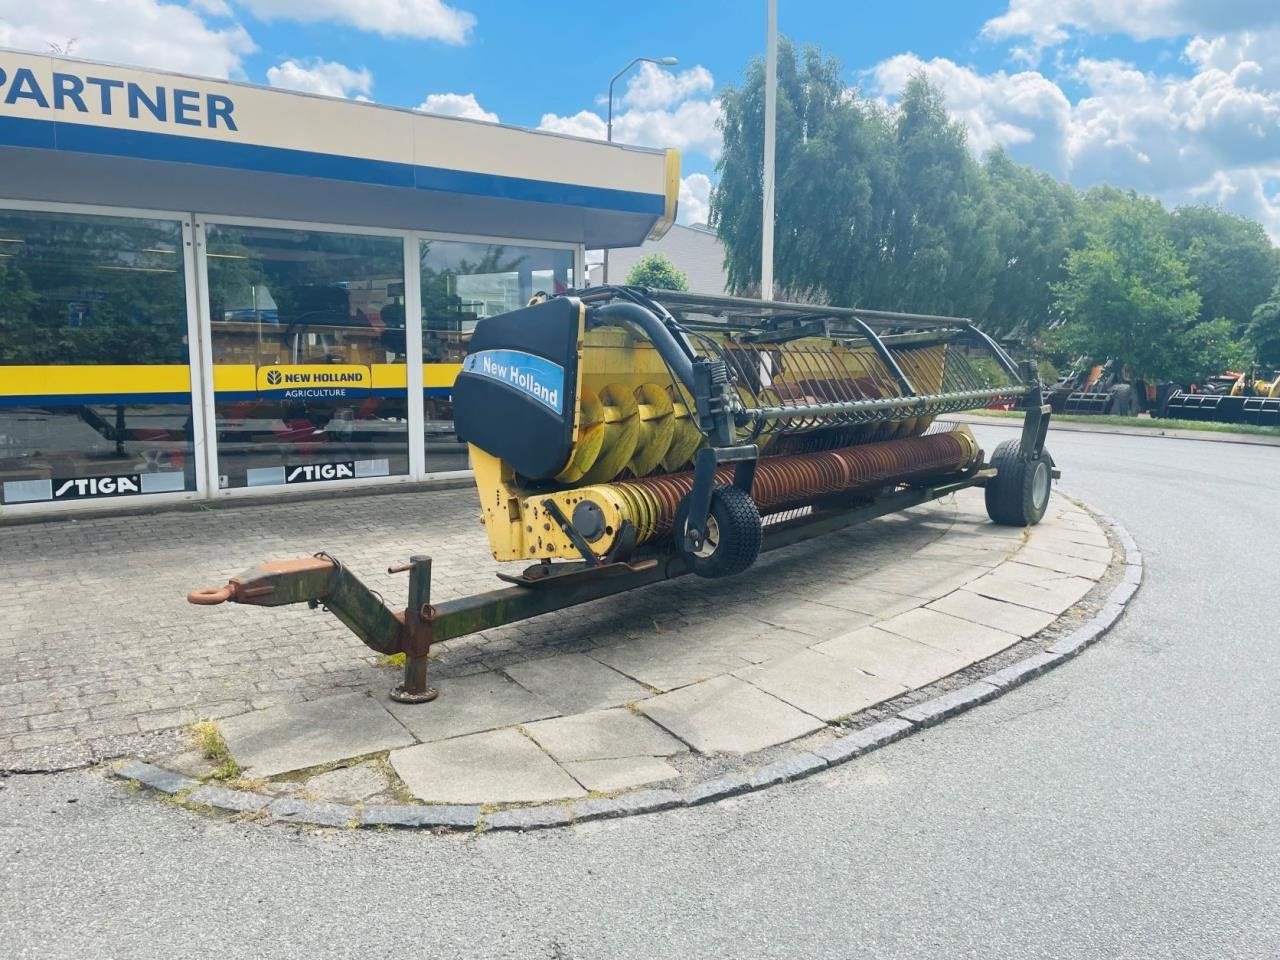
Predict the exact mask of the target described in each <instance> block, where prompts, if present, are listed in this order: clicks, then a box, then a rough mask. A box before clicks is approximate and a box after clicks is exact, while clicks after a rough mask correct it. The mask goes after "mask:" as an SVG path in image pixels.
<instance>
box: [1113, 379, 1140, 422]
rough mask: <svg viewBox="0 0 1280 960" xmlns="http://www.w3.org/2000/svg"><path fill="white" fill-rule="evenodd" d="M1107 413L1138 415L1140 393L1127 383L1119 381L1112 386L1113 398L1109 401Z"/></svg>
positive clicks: (1128, 415)
mask: <svg viewBox="0 0 1280 960" xmlns="http://www.w3.org/2000/svg"><path fill="white" fill-rule="evenodd" d="M1107 413H1109V414H1111V416H1113V417H1136V416H1137V415H1138V395H1137V393H1135V392H1134V389H1133V387H1132V386H1130V385H1129V384H1127V383H1117V384H1116V385H1115V386H1114V387H1112V388H1111V399H1110V400H1109V401H1108V402H1107Z"/></svg>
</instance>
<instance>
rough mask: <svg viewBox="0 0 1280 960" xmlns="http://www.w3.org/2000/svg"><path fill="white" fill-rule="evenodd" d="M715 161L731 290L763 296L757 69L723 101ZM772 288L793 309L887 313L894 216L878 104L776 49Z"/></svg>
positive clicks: (889, 143) (787, 46) (825, 61)
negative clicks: (811, 304)
mask: <svg viewBox="0 0 1280 960" xmlns="http://www.w3.org/2000/svg"><path fill="white" fill-rule="evenodd" d="M720 102H721V108H722V118H721V121H720V126H721V130H722V131H723V133H724V150H723V152H722V154H721V157H720V160H719V162H718V163H717V167H716V169H717V171H718V173H719V175H720V182H719V185H718V186H717V188H716V190H715V191H714V192H713V193H712V196H711V218H710V222H711V225H712V226H713V227H714V228H715V229H716V231H717V233H718V235H719V237H720V240H721V242H722V243H723V244H724V246H725V270H726V273H727V275H728V281H729V288H730V289H731V290H734V291H736V292H738V293H752V292H755V291H756V290H758V289H759V284H760V223H761V216H762V214H761V210H762V206H763V188H762V184H763V179H764V172H763V156H764V64H763V63H762V62H761V61H760V60H759V59H756V60H753V61H752V62H751V64H750V65H749V66H748V68H747V75H746V78H745V80H744V82H743V85H742V86H741V87H735V86H732V85H730V86H728V87H726V88H725V90H724V91H722V93H721V99H720ZM777 132H778V136H777V154H776V178H775V179H776V189H775V194H776V195H775V201H776V202H775V211H776V218H775V226H774V280H775V284H776V286H777V288H778V292H779V295H786V296H789V297H791V298H793V299H797V300H815V301H826V302H830V303H838V304H847V305H857V304H863V305H875V306H880V307H885V308H887V307H889V306H891V305H893V304H894V303H896V302H897V301H896V300H893V299H884V298H885V297H887V296H896V293H897V291H896V289H895V285H894V284H893V283H892V282H891V280H890V279H889V278H888V277H887V276H885V271H886V270H887V269H888V266H889V264H888V260H887V255H888V251H887V249H886V247H885V243H884V238H885V235H886V234H887V232H888V229H889V225H890V222H891V219H892V216H893V210H894V198H895V196H896V185H895V184H896V176H897V175H896V171H895V168H894V162H893V149H894V148H893V136H894V132H893V124H892V120H891V117H890V115H889V114H888V113H887V112H886V111H885V110H884V109H882V108H881V107H880V106H879V105H878V104H876V103H873V102H868V101H863V100H858V99H857V98H854V97H851V96H849V91H848V88H847V87H846V85H845V83H844V81H843V80H842V79H841V68H840V64H839V63H838V62H837V61H835V60H833V59H829V58H824V57H822V56H821V55H820V54H819V53H818V52H817V51H816V50H813V49H808V50H805V51H804V54H803V56H801V57H798V56H797V54H796V50H795V47H794V46H793V45H792V44H791V43H790V41H788V40H787V39H786V38H785V37H782V38H779V44H778V131H777Z"/></svg>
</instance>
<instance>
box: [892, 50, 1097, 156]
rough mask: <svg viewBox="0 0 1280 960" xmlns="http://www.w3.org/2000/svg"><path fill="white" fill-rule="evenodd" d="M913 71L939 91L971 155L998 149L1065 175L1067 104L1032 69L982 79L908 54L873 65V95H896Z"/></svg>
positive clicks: (1050, 83) (947, 64) (1054, 86)
mask: <svg viewBox="0 0 1280 960" xmlns="http://www.w3.org/2000/svg"><path fill="white" fill-rule="evenodd" d="M917 73H923V74H925V75H926V76H927V77H928V78H929V79H930V80H931V81H932V82H933V83H935V84H937V86H938V87H939V88H940V89H941V90H942V92H943V93H944V95H945V96H946V98H947V108H948V110H949V111H950V113H951V115H952V116H953V117H955V118H956V119H958V120H960V121H962V122H963V123H964V124H965V126H966V127H968V129H969V145H970V146H971V147H972V148H973V150H974V152H975V153H978V154H981V153H984V152H986V151H987V150H989V149H990V148H991V147H994V146H1002V147H1005V148H1007V149H1009V150H1010V152H1012V153H1014V154H1015V155H1016V156H1017V157H1018V159H1019V160H1021V161H1022V162H1024V163H1031V164H1034V165H1035V166H1037V167H1040V168H1042V169H1045V170H1048V171H1050V172H1051V173H1053V174H1055V175H1057V176H1060V177H1061V176H1065V175H1066V173H1067V168H1066V153H1065V149H1064V145H1065V142H1066V137H1067V129H1068V126H1069V124H1070V115H1071V103H1070V101H1069V100H1068V99H1067V97H1066V94H1064V93H1063V92H1062V89H1061V88H1060V87H1059V86H1058V85H1057V84H1056V83H1054V82H1053V81H1052V80H1050V79H1048V78H1047V77H1045V76H1043V75H1041V74H1040V73H1037V72H1035V71H1024V72H1021V73H1014V74H1008V73H1005V72H1004V71H1003V70H1001V71H998V72H996V73H992V74H986V75H983V74H979V73H977V72H976V71H974V70H972V69H970V68H969V67H962V66H960V65H959V64H956V63H953V62H952V61H950V60H946V59H943V58H940V57H939V58H935V59H933V60H929V61H925V60H921V59H920V58H919V57H917V56H916V55H915V54H912V53H904V54H900V55H898V56H896V57H890V58H889V59H888V60H884V61H882V62H881V63H879V64H877V65H876V66H875V68H874V69H873V70H872V78H873V82H874V86H875V89H876V92H878V93H880V94H881V95H882V96H886V97H896V96H897V95H898V94H900V93H901V92H902V90H903V88H904V87H906V85H907V81H908V80H909V79H911V77H912V76H913V75H915V74H917Z"/></svg>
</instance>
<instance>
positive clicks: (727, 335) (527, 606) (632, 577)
mask: <svg viewBox="0 0 1280 960" xmlns="http://www.w3.org/2000/svg"><path fill="white" fill-rule="evenodd" d="M1017 398H1024V399H1023V402H1022V405H1023V406H1024V407H1025V409H1026V411H1027V412H1026V418H1025V420H1024V422H1023V428H1022V436H1021V438H1020V439H1017V440H1010V441H1007V442H1005V443H1003V444H1001V445H1000V446H999V447H997V448H996V450H995V452H994V454H993V455H992V457H991V458H990V461H984V457H983V454H982V451H981V450H980V449H979V448H978V445H977V442H976V441H975V440H974V438H973V436H972V434H971V433H970V432H969V431H968V430H967V429H965V428H964V427H956V426H947V425H944V424H941V423H937V422H935V418H937V417H939V416H941V415H945V414H948V413H955V412H958V411H962V410H967V409H972V408H975V407H983V406H986V405H987V404H988V403H990V402H992V401H993V400H1014V399H1017ZM453 407H454V418H455V426H456V429H457V433H458V436H459V438H461V439H464V440H466V441H467V443H468V444H469V451H470V455H471V463H472V467H473V469H474V473H475V480H476V488H477V492H478V494H479V499H480V510H481V515H482V517H483V520H484V524H485V530H486V532H487V534H488V539H489V545H490V548H491V549H492V552H493V556H494V558H495V559H497V560H503V561H524V562H525V563H526V564H528V566H526V568H525V569H524V570H523V572H521V573H519V574H515V575H508V574H499V577H500V578H501V579H503V580H505V581H507V583H508V584H509V586H507V587H505V588H502V589H497V590H494V591H491V592H488V593H482V594H478V595H475V596H471V597H465V598H461V599H456V600H450V601H446V602H443V603H437V604H433V603H432V602H431V561H430V559H429V558H427V557H425V556H415V557H412V558H410V560H409V562H408V563H407V564H405V565H403V566H401V567H397V568H393V570H405V571H407V572H408V573H409V602H408V604H407V606H406V607H405V608H404V609H403V610H393V609H391V608H390V607H388V606H387V605H386V603H385V602H384V601H383V600H382V598H381V596H380V595H378V594H377V593H375V592H374V591H372V590H370V589H369V588H368V587H366V586H365V585H364V584H362V583H361V582H360V580H359V579H358V578H357V577H355V576H354V575H353V574H352V573H351V571H349V570H348V569H346V567H344V566H343V565H342V564H341V563H340V562H339V561H338V560H336V559H334V558H333V557H330V556H328V555H327V554H317V555H316V556H314V557H309V558H305V559H298V560H286V561H281V562H276V563H267V564H263V565H261V566H259V567H257V568H255V569H253V570H249V571H247V572H245V573H243V574H241V575H240V576H237V577H233V578H232V579H231V581H230V582H229V583H228V584H227V585H226V586H225V587H220V588H217V589H213V590H197V591H195V592H193V593H192V594H190V595H189V597H188V599H189V600H190V601H191V602H192V603H200V604H213V603H222V602H224V601H227V600H230V601H233V602H236V603H248V604H256V605H259V606H281V605H284V604H290V603H309V604H311V605H312V606H313V607H314V606H318V605H320V604H323V605H324V607H325V608H326V609H327V610H329V611H331V612H332V613H333V614H334V615H336V616H337V617H338V618H339V619H340V620H341V621H342V622H343V623H345V624H346V625H347V626H348V627H349V628H350V629H351V630H352V632H354V633H355V634H356V635H357V636H358V637H359V638H360V639H361V640H363V641H364V642H365V643H366V644H367V645H368V646H369V647H371V648H372V649H374V650H376V651H378V652H380V653H387V654H391V653H400V652H403V653H405V654H406V665H405V675H404V680H403V682H402V683H401V684H400V685H399V686H397V687H396V688H395V689H394V690H393V691H392V694H391V695H392V696H393V697H394V698H396V699H397V700H401V701H404V702H422V701H426V700H430V699H433V698H434V697H435V691H434V690H432V689H431V688H430V687H429V686H428V685H427V655H428V651H429V649H430V647H431V645H432V644H434V643H439V642H441V641H444V640H449V639H452V638H454V637H459V636H464V635H466V634H469V633H474V632H476V631H479V630H484V629H488V628H491V627H495V626H499V625H501V624H505V623H511V622H514V621H517V620H523V619H526V618H529V617H533V616H537V615H539V614H542V613H548V612H550V611H552V610H558V609H562V608H564V607H569V606H573V605H575V604H579V603H585V602H587V601H590V600H596V599H599V598H602V597H606V596H610V595H612V594H617V593H621V592H622V591H625V590H630V589H633V588H635V587H639V586H643V585H645V584H649V583H654V582H656V581H659V580H665V579H669V578H671V577H676V576H680V575H682V574H685V573H694V574H697V575H699V576H703V577H723V576H729V575H733V574H738V573H742V572H744V571H746V570H748V569H749V568H750V567H751V566H752V564H753V563H754V562H755V560H756V558H757V557H758V555H759V554H760V552H761V551H764V550H771V549H775V548H778V547H782V546H786V545H788V544H792V543H796V542H799V541H802V540H807V539H810V538H812V537H816V536H818V535H820V534H823V533H827V532H829V531H832V530H836V529H839V528H841V527H846V526H849V525H851V524H855V523H859V522H862V521H865V520H868V519H871V518H873V517H878V516H883V515H884V514H887V513H891V512H894V511H897V510H903V509H906V508H907V507H911V506H914V505H916V504H920V503H924V502H926V501H929V500H934V499H936V498H938V497H941V496H944V495H946V494H948V493H951V492H954V491H956V490H959V489H962V488H965V487H972V486H983V487H985V491H986V503H987V512H988V514H989V515H990V517H991V519H992V520H993V521H995V522H996V523H1001V524H1011V525H1017V526H1023V525H1029V524H1034V523H1037V522H1039V520H1040V518H1041V517H1042V516H1043V515H1044V511H1045V508H1046V506H1047V504H1048V500H1049V493H1050V488H1051V485H1052V480H1053V478H1054V477H1056V475H1057V471H1056V470H1055V469H1054V467H1053V461H1052V459H1051V458H1050V457H1049V454H1048V453H1047V452H1046V451H1045V448H1044V440H1045V433H1046V431H1047V429H1048V425H1049V407H1048V406H1047V405H1046V404H1045V403H1044V402H1043V397H1042V395H1041V385H1040V383H1039V380H1038V379H1037V377H1036V374H1035V371H1034V367H1032V366H1031V365H1023V366H1022V367H1021V368H1020V367H1019V366H1017V365H1015V364H1014V363H1013V361H1011V360H1010V359H1009V357H1008V356H1007V355H1006V354H1005V353H1004V352H1003V351H1002V350H1001V349H1000V348H999V346H997V345H996V344H995V343H994V342H992V341H991V339H990V338H989V337H987V336H986V335H985V334H983V333H982V332H981V331H980V330H978V329H977V328H976V327H974V326H973V325H972V324H971V323H969V322H968V321H965V320H957V319H954V318H948V317H929V316H917V315H908V314H891V313H881V312H875V311H864V310H852V309H840V308H833V307H822V306H814V305H806V304H790V303H778V302H764V301H759V300H748V299H741V298H735V297H712V296H698V295H693V294H687V293H674V292H667V291H648V290H644V289H641V288H635V287H594V288H590V289H588V290H584V291H577V292H574V293H571V294H566V295H562V296H556V297H553V298H550V299H546V298H538V299H537V301H536V302H534V303H532V304H530V305H529V306H528V307H525V308H523V309H519V310H515V311H512V312H510V313H506V314H502V315H500V316H496V317H492V318H489V319H485V320H481V321H479V323H478V324H477V326H476V329H475V332H474V333H473V334H472V337H471V342H470V345H469V351H468V354H467V357H466V359H465V361H464V363H463V366H462V371H461V373H460V374H459V375H458V379H457V382H456V383H455V385H454V388H453Z"/></svg>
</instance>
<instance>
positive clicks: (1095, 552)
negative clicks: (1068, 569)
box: [1027, 533, 1115, 563]
mask: <svg viewBox="0 0 1280 960" xmlns="http://www.w3.org/2000/svg"><path fill="white" fill-rule="evenodd" d="M1027 543H1028V546H1030V547H1034V548H1035V549H1036V550H1040V551H1049V552H1052V553H1055V554H1058V555H1060V556H1064V557H1078V558H1079V559H1081V560H1094V561H1097V562H1099V563H1110V562H1111V561H1112V560H1114V559H1115V552H1114V551H1113V550H1112V549H1111V547H1110V545H1109V544H1108V545H1105V546H1098V545H1096V544H1091V543H1076V542H1075V541H1074V540H1067V539H1064V538H1062V537H1052V536H1041V535H1040V534H1039V533H1033V534H1032V536H1031V539H1030V540H1029V541H1028V542H1027ZM1104 543H1105V541H1104Z"/></svg>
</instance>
